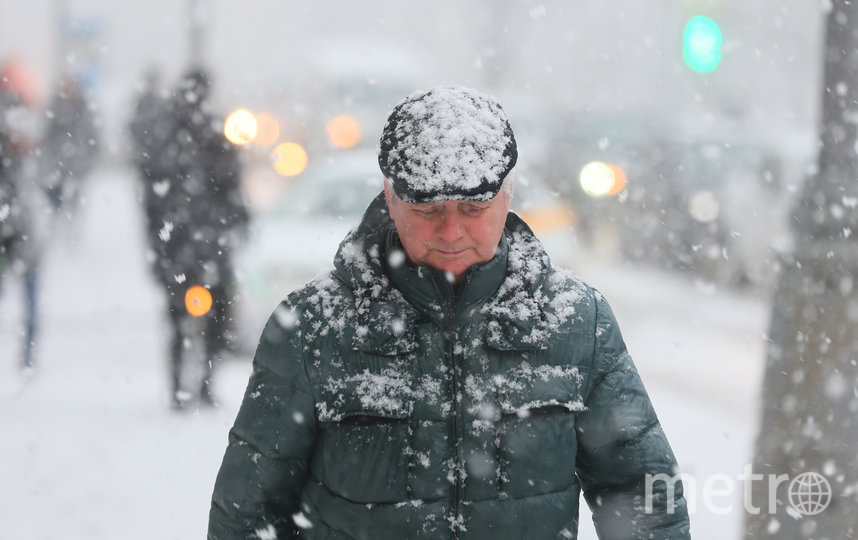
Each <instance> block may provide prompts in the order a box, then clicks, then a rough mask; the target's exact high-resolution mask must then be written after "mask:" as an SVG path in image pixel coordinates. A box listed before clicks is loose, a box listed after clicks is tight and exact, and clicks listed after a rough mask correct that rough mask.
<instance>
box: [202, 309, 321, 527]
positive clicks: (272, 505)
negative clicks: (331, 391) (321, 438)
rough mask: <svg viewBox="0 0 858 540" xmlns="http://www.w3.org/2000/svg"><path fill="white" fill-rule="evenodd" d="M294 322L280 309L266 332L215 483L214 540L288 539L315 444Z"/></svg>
mask: <svg viewBox="0 0 858 540" xmlns="http://www.w3.org/2000/svg"><path fill="white" fill-rule="evenodd" d="M296 322H297V317H296V315H295V312H294V311H292V310H291V309H290V308H289V306H288V304H286V303H284V304H281V305H280V306H279V307H278V308H277V311H275V313H274V315H272V316H271V318H270V319H269V320H268V323H267V324H266V325H265V329H264V330H263V332H262V337H261V338H260V342H259V346H258V348H257V350H256V355H255V357H254V359H253V373H252V374H251V376H250V381H249V383H248V385H247V390H246V392H245V395H244V401H243V402H242V405H241V409H240V410H239V412H238V416H237V418H236V420H235V425H234V426H233V428H232V429H231V430H230V433H229V444H228V446H227V449H226V454H225V455H224V458H223V463H222V465H221V468H220V471H219V472H218V475H217V480H216V481H215V487H214V494H213V496H212V505H211V511H210V513H209V527H208V538H209V540H238V539H246V538H260V537H261V538H269V537H270V538H274V537H275V533H276V538H290V537H292V536H294V534H295V531H294V527H295V525H294V522H293V519H292V516H293V515H294V514H296V513H298V501H299V497H300V494H301V491H302V489H303V486H304V482H305V480H306V477H307V471H308V469H309V462H310V456H311V455H312V452H313V447H314V445H315V441H316V420H315V414H314V405H313V398H312V393H311V390H310V383H309V380H308V377H307V373H306V371H305V370H304V365H303V360H302V355H301V351H302V347H301V335H300V331H299V329H298V327H297V325H296Z"/></svg>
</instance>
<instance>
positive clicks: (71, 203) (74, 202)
mask: <svg viewBox="0 0 858 540" xmlns="http://www.w3.org/2000/svg"><path fill="white" fill-rule="evenodd" d="M46 116H47V126H46V127H45V137H44V141H43V144H42V163H43V171H42V173H41V174H44V175H45V181H46V182H47V188H48V195H49V197H50V202H51V205H52V207H53V208H54V210H55V211H56V212H57V213H58V214H62V215H63V216H64V217H65V219H66V220H67V221H72V220H73V217H74V216H75V215H76V212H77V209H78V206H79V204H80V197H81V188H82V184H83V182H84V181H85V179H86V176H87V175H88V174H89V173H90V172H92V169H93V168H94V167H95V165H96V163H97V161H98V157H99V151H100V138H99V134H98V125H97V122H96V117H95V113H94V110H93V107H92V106H91V103H90V100H89V99H88V96H87V95H86V93H85V90H84V89H83V88H82V87H81V86H80V84H79V83H78V81H77V80H76V79H75V78H74V77H72V76H70V75H66V76H63V77H62V78H61V79H60V81H59V83H58V84H57V88H56V91H55V93H54V95H53V97H52V98H51V102H50V103H49V104H48V109H47V112H46Z"/></svg>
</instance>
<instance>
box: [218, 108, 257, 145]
mask: <svg viewBox="0 0 858 540" xmlns="http://www.w3.org/2000/svg"><path fill="white" fill-rule="evenodd" d="M256 131H257V123H256V117H255V116H253V113H252V112H250V111H248V110H247V109H236V110H235V111H233V112H232V113H231V114H230V115H229V116H227V117H226V121H225V122H224V124H223V134H224V136H225V137H226V138H227V140H229V142H231V143H232V144H238V145H242V144H247V143H249V142H250V141H252V140H253V138H254V137H256Z"/></svg>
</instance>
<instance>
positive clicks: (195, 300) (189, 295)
mask: <svg viewBox="0 0 858 540" xmlns="http://www.w3.org/2000/svg"><path fill="white" fill-rule="evenodd" d="M185 308H186V309H187V310H188V313H189V314H191V315H192V316H193V317H202V316H203V315H205V314H206V313H208V312H209V310H210V309H211V308H212V293H210V292H209V290H208V289H206V288H205V287H202V286H200V285H194V286H193V287H190V288H189V289H188V290H187V292H185Z"/></svg>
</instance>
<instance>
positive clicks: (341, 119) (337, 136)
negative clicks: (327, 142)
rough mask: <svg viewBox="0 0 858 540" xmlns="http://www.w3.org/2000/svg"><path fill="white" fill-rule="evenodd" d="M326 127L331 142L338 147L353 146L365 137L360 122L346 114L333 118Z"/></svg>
mask: <svg viewBox="0 0 858 540" xmlns="http://www.w3.org/2000/svg"><path fill="white" fill-rule="evenodd" d="M325 129H326V131H327V132H328V137H329V138H330V139H331V142H332V143H334V146H336V147H338V148H351V147H353V146H355V145H356V144H357V143H359V142H360V140H361V137H363V132H362V131H361V128H360V122H358V121H357V120H356V119H355V118H353V117H351V116H348V115H346V114H341V115H339V116H335V117H334V118H332V119H331V121H330V122H328V125H327V126H326V128H325Z"/></svg>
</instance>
